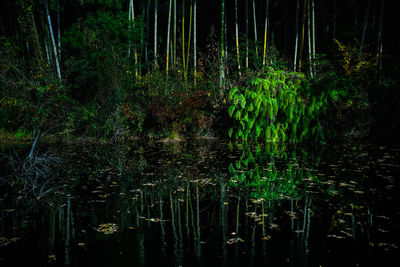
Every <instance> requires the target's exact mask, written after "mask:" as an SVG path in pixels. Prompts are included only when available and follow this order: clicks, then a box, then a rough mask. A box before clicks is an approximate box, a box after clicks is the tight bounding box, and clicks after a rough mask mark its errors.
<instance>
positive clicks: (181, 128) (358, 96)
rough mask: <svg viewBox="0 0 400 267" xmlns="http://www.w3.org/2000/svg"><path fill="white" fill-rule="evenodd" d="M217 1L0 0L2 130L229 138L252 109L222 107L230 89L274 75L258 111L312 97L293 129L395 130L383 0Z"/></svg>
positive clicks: (390, 41) (391, 41)
mask: <svg viewBox="0 0 400 267" xmlns="http://www.w3.org/2000/svg"><path fill="white" fill-rule="evenodd" d="M220 2H221V3H218V4H217V3H216V2H215V1H200V2H199V3H197V1H176V0H174V1H122V0H121V1H111V0H99V1H95V0H88V1H50V0H49V1H29V0H24V1H22V0H21V1H3V6H4V8H2V9H1V10H2V16H1V18H2V19H1V32H2V33H1V61H2V62H1V71H0V77H1V79H0V81H1V88H2V90H1V95H0V99H1V121H0V129H1V133H2V134H1V135H2V136H3V137H4V138H11V139H15V138H17V139H18V138H31V139H32V138H34V137H35V136H36V132H37V131H38V130H39V129H40V130H41V133H42V136H44V137H45V136H47V137H49V136H52V137H53V138H54V139H56V140H67V139H71V138H72V139H76V138H89V139H93V140H104V141H105V140H121V139H122V138H125V139H129V138H138V137H140V138H143V137H145V138H163V137H165V138H172V139H174V138H185V137H189V138H190V137H193V136H213V137H215V136H218V137H222V138H226V137H227V131H226V129H227V128H228V129H229V128H231V127H234V125H235V122H236V123H239V124H240V123H241V122H243V121H247V120H248V119H249V118H248V116H247V117H246V116H244V117H242V116H240V115H239V114H240V113H239V114H238V113H237V112H236V113H235V114H229V113H230V112H228V111H229V110H230V107H232V108H231V112H233V109H234V108H233V106H238V104H240V103H242V101H239V100H238V99H239V98H237V97H236V98H235V99H236V100H233V98H232V97H233V96H232V92H233V91H235V90H234V89H233V88H239V90H238V92H240V93H239V95H243V93H244V92H245V90H246V89H245V88H249V90H252V89H251V88H253V87H254V81H255V80H258V81H259V83H265V82H267V83H274V79H276V78H273V77H277V75H278V76H279V75H281V76H285V77H291V78H289V79H287V80H286V81H283V82H282V83H281V85H279V86H282V88H283V90H281V89H280V90H279V91H281V92H282V95H280V94H278V95H276V94H275V95H273V96H270V95H258V97H259V98H260V99H262V101H267V102H268V101H269V103H270V104H266V105H265V106H264V105H263V106H264V109H265V110H264V111H263V112H261V113H265V112H266V110H268V112H269V111H271V112H272V111H274V112H272V113H279V115H278V117H282V118H279V119H278V121H279V123H284V124H285V123H286V121H285V120H286V119H287V116H288V114H289V113H291V114H292V113H293V112H294V113H293V115H291V116H290V118H292V116H297V115H296V112H300V111H299V110H297V111H293V110H292V107H294V109H297V107H296V106H294V105H295V103H294V102H296V101H294V100H289V101H291V102H290V104H289V103H286V102H285V103H286V104H285V107H283V106H279V105H280V103H282V102H283V101H282V100H283V99H285V101H286V99H288V97H287V94H288V93H293V91H295V92H294V94H295V95H296V96H295V97H294V98H297V97H300V99H299V100H300V102H301V103H300V102H299V103H298V104H301V105H304V107H302V108H303V109H304V108H305V109H308V108H310V109H311V110H310V112H308V113H307V114H310V115H305V120H306V121H309V120H311V122H307V123H303V124H302V123H301V122H300V125H299V127H298V128H299V129H298V132H299V133H300V132H301V131H303V130H304V129H306V128H308V127H309V126H308V124H309V123H312V124H313V125H314V126H316V127H317V128H319V129H318V131H319V132H320V133H319V134H318V136H319V137H316V138H317V139H318V141H320V140H321V137H322V136H323V137H324V138H323V139H324V140H343V139H354V138H373V139H375V140H379V139H386V138H389V137H390V138H391V139H394V140H398V134H397V133H398V132H399V113H400V112H399V110H398V105H397V104H396V103H397V100H398V90H397V88H398V84H399V83H398V77H397V76H398V75H397V73H398V64H397V60H398V55H399V53H398V49H397V45H398V37H397V36H396V35H392V34H391V33H392V32H393V31H395V29H394V28H393V27H394V26H393V23H391V19H393V18H394V17H393V16H394V15H395V13H392V11H391V10H394V9H393V8H391V6H390V5H391V3H386V4H387V5H388V6H386V8H385V4H384V1H371V0H368V1H344V2H342V1H318V2H317V3H314V1H312V0H309V1H288V0H286V1H252V0H247V1H240V0H239V1H237V0H236V1H233V0H232V1H228V0H227V1H220ZM391 16H392V17H391ZM210 18H212V19H210ZM217 18H218V19H217ZM384 33H385V34H384ZM111 66H112V67H111ZM279 73H281V74H279ZM269 75H272V76H273V77H269ZM289 80H290V84H292V83H293V84H295V86H294V87H293V86H291V85H289ZM296 82H298V84H297V83H296ZM286 86H288V87H286ZM270 87H271V89H273V87H274V85H273V86H270ZM275 87H276V85H275ZM273 90H274V89H273ZM230 93H231V96H230ZM239 95H238V96H239ZM244 97H245V100H247V101H248V100H249V99H248V98H249V95H244ZM257 99H258V98H257ZM313 99H314V100H313ZM271 101H272V102H273V103H276V104H273V105H272V104H271V103H272V102H271ZM310 101H311V102H310ZM239 102H240V103H239ZM253 104H255V103H253ZM277 105H278V106H277ZM261 108H263V107H261ZM244 110H246V111H249V110H248V106H246V105H244ZM249 112H252V111H249ZM244 113H245V112H242V115H245V114H244ZM303 113H304V112H303ZM253 115H254V114H253ZM276 115H277V114H275V115H274V117H276ZM252 119H254V120H258V121H265V120H263V119H265V114H264V115H263V116H262V117H261V116H255V117H254V116H253V117H252ZM298 123H299V122H297V123H296V124H298ZM315 124H316V125H315ZM268 125H274V126H275V128H279V126H278V125H276V123H275V122H274V120H272V121H268V122H267V123H266V125H264V126H260V127H262V128H268V127H269V126H268ZM292 127H293V126H291V127H289V128H292ZM288 130H289V131H290V129H287V130H284V131H288ZM315 131H317V130H315ZM395 133H396V134H395ZM285 134H286V135H287V134H288V133H285ZM300 134H301V133H300ZM253 137H254V136H253ZM299 137H300V136H297V139H298V138H299ZM304 138H308V139H309V138H313V139H315V136H310V135H309V134H304ZM264 139H268V140H270V139H271V138H270V137H268V138H265V136H264ZM272 139H273V138H272ZM272 139H271V140H272Z"/></svg>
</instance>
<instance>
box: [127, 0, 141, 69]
mask: <svg viewBox="0 0 400 267" xmlns="http://www.w3.org/2000/svg"><path fill="white" fill-rule="evenodd" d="M134 21H135V9H134V6H133V0H130V1H129V22H130V25H129V30H130V31H131V30H132V27H133V23H134ZM131 45H132V43H131V41H130V40H129V48H128V55H129V56H130V54H131ZM133 54H134V58H135V77H138V75H139V73H138V58H137V51H136V49H135V48H133Z"/></svg>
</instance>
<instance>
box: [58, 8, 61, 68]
mask: <svg viewBox="0 0 400 267" xmlns="http://www.w3.org/2000/svg"><path fill="white" fill-rule="evenodd" d="M57 50H58V51H57V52H58V60H60V61H61V25H60V3H58V9H57Z"/></svg>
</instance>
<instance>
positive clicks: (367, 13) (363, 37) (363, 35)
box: [359, 0, 371, 54]
mask: <svg viewBox="0 0 400 267" xmlns="http://www.w3.org/2000/svg"><path fill="white" fill-rule="evenodd" d="M370 3H371V0H368V2H367V7H366V8H365V16H364V24H363V31H362V36H361V42H360V50H359V52H360V54H362V51H363V47H364V41H365V35H366V32H367V25H368V15H369V6H370Z"/></svg>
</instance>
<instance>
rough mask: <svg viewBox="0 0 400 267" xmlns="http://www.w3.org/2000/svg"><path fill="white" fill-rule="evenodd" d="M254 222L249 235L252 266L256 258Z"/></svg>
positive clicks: (255, 209)
mask: <svg viewBox="0 0 400 267" xmlns="http://www.w3.org/2000/svg"><path fill="white" fill-rule="evenodd" d="M254 212H255V214H257V207H256V206H254ZM256 227H257V224H256V221H255V220H253V229H252V230H253V231H252V233H251V249H250V265H251V266H254V260H255V256H256Z"/></svg>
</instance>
